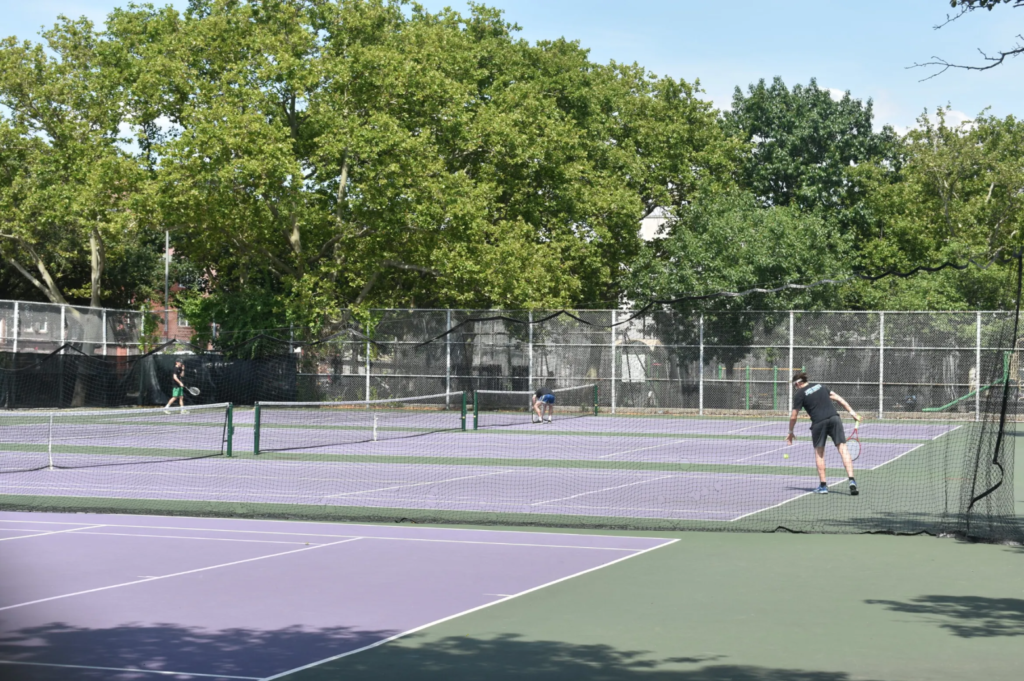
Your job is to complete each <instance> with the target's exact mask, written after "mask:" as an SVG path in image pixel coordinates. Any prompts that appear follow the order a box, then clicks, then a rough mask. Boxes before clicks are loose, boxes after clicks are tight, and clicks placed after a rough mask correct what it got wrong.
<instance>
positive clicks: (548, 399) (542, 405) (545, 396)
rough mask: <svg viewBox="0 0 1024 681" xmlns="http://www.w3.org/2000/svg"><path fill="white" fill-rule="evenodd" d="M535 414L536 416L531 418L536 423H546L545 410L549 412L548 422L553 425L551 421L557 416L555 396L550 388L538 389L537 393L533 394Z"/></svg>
mask: <svg viewBox="0 0 1024 681" xmlns="http://www.w3.org/2000/svg"><path fill="white" fill-rule="evenodd" d="M532 406H533V412H534V414H536V416H535V417H534V416H531V417H530V418H531V420H532V421H533V422H534V423H544V410H545V409H546V410H547V412H548V418H547V422H548V423H551V419H552V418H553V417H554V415H555V394H554V393H553V392H551V389H550V388H537V392H535V393H534V394H533V405H532Z"/></svg>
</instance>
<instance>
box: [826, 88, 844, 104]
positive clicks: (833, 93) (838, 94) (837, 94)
mask: <svg viewBox="0 0 1024 681" xmlns="http://www.w3.org/2000/svg"><path fill="white" fill-rule="evenodd" d="M828 94H829V97H831V98H832V101H833V102H840V101H842V99H843V97H845V96H846V91H845V90H837V89H835V88H834V87H830V88H828Z"/></svg>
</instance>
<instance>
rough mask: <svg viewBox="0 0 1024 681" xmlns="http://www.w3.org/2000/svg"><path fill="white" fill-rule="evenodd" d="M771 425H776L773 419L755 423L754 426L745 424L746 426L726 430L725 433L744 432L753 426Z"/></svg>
mask: <svg viewBox="0 0 1024 681" xmlns="http://www.w3.org/2000/svg"><path fill="white" fill-rule="evenodd" d="M770 425H774V423H773V422H772V421H762V422H761V423H755V424H754V425H752V426H745V427H743V428H739V429H737V430H727V431H725V434H726V435H732V434H733V433H742V432H743V431H744V430H750V429H751V428H761V427H762V426H770Z"/></svg>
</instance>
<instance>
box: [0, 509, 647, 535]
mask: <svg viewBox="0 0 1024 681" xmlns="http://www.w3.org/2000/svg"><path fill="white" fill-rule="evenodd" d="M5 512H6V513H29V512H30V511H0V513H5ZM124 517H125V516H120V517H117V518H116V520H122V519H123V518H124ZM132 517H136V518H162V519H167V518H168V517H169V516H165V515H149V514H145V513H137V514H135V513H133V514H132ZM227 520H229V521H230V522H232V523H269V524H274V525H288V526H289V527H295V526H297V525H316V526H318V527H319V526H322V525H329V526H331V527H338V526H339V525H341V526H344V527H369V528H372V529H378V530H379V529H380V526H379V525H367V524H365V523H338V522H334V521H330V520H304V521H302V522H295V521H293V520H274V519H272V518H227ZM0 523H32V524H39V525H91V524H94V523H75V522H71V521H62V520H6V519H3V518H0ZM104 527H141V528H152V529H161V530H195V529H200V528H195V527H154V526H153V525H123V524H121V523H106V524H105V525H104ZM202 529H203V531H204V532H257V533H261V534H285V535H291V536H306V537H315V536H321V537H350V536H352V535H345V534H342V535H337V534H324V535H316V534H312V533H304V532H270V531H264V530H225V529H213V528H210V529H207V528H202ZM419 529H428V530H430V531H431V532H487V533H495V534H497V533H500V534H526V535H537V534H541V535H551V534H557V535H560V536H565V537H595V536H597V537H607V536H618V535H602V534H596V535H595V534H584V533H582V532H557V531H544V532H526V531H524V530H499V529H490V528H488V529H480V528H470V527H437V526H435V525H430V524H427V525H422V526H420V528H419ZM555 529H557V528H555ZM634 538H635V537H634ZM435 541H442V540H440V539H438V540H435Z"/></svg>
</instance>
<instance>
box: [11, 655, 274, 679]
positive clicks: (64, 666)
mask: <svg viewBox="0 0 1024 681" xmlns="http://www.w3.org/2000/svg"><path fill="white" fill-rule="evenodd" d="M0 664H12V665H13V664H20V665H28V666H30V667H56V668H58V669H92V670H96V671H103V672H132V673H135V674H162V675H164V676H195V677H197V678H202V679H242V680H243V681H260V678H259V677H258V676H231V675H229V674H199V673H197V672H169V671H163V670H160V669H139V668H137V667H90V666H89V665H85V664H53V663H50V662H18V661H16V660H0Z"/></svg>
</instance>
